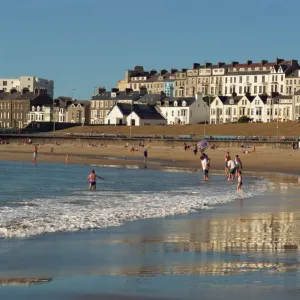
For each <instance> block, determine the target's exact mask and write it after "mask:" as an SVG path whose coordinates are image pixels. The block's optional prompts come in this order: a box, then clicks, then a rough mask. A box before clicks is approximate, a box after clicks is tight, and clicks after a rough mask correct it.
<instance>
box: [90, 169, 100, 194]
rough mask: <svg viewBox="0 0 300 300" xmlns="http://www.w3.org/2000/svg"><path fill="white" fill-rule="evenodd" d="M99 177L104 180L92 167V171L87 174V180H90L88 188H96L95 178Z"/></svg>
mask: <svg viewBox="0 0 300 300" xmlns="http://www.w3.org/2000/svg"><path fill="white" fill-rule="evenodd" d="M97 177H98V178H100V179H101V180H104V178H103V177H101V176H98V175H97V174H96V173H95V170H94V169H92V171H91V174H90V175H89V176H88V178H87V179H88V180H89V181H90V185H89V190H92V189H94V190H96V178H97Z"/></svg>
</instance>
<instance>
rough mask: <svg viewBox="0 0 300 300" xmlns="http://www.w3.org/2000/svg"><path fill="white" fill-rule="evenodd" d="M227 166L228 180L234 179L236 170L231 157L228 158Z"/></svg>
mask: <svg viewBox="0 0 300 300" xmlns="http://www.w3.org/2000/svg"><path fill="white" fill-rule="evenodd" d="M227 167H228V171H229V175H228V180H234V178H235V172H236V165H235V162H234V161H233V160H232V159H230V160H229V161H228V163H227Z"/></svg>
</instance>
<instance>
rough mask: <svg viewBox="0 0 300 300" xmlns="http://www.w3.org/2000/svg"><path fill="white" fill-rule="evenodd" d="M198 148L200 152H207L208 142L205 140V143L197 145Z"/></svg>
mask: <svg viewBox="0 0 300 300" xmlns="http://www.w3.org/2000/svg"><path fill="white" fill-rule="evenodd" d="M197 146H198V148H199V149H200V150H205V149H206V148H207V146H208V142H207V141H205V140H203V141H200V142H199V143H198V144H197Z"/></svg>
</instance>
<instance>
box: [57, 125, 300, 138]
mask: <svg viewBox="0 0 300 300" xmlns="http://www.w3.org/2000/svg"><path fill="white" fill-rule="evenodd" d="M276 127H277V124H276V123H250V124H249V123H247V124H222V125H207V126H206V135H232V136H240V135H241V136H254V135H256V136H276V133H277V129H276ZM91 129H93V132H94V133H123V134H126V135H129V133H130V128H129V126H77V127H73V128H69V129H65V130H61V131H58V132H60V133H66V132H72V133H90V132H91ZM203 133H204V125H183V126H182V125H172V126H171V125H169V126H136V127H134V126H133V127H132V134H166V135H168V134H170V135H172V134H174V135H185V134H198V135H203ZM279 135H280V136H300V123H279Z"/></svg>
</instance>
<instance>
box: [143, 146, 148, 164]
mask: <svg viewBox="0 0 300 300" xmlns="http://www.w3.org/2000/svg"><path fill="white" fill-rule="evenodd" d="M147 159H148V151H147V149H145V151H144V163H145V164H146V163H147Z"/></svg>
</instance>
